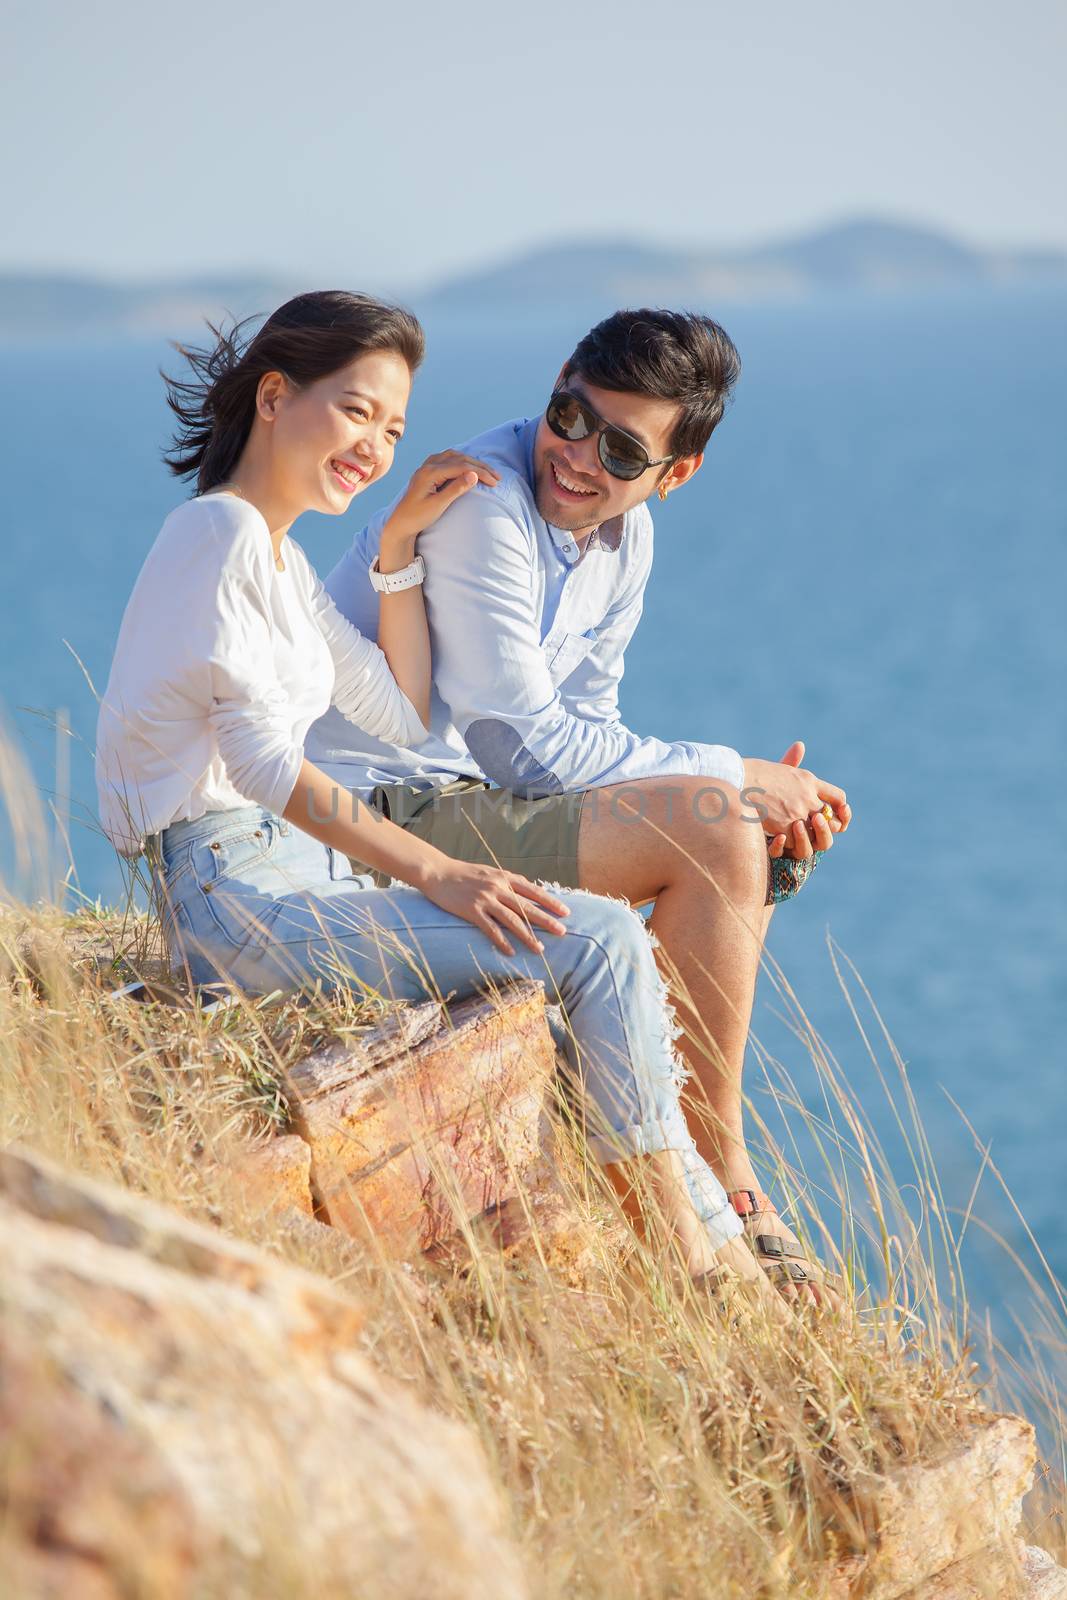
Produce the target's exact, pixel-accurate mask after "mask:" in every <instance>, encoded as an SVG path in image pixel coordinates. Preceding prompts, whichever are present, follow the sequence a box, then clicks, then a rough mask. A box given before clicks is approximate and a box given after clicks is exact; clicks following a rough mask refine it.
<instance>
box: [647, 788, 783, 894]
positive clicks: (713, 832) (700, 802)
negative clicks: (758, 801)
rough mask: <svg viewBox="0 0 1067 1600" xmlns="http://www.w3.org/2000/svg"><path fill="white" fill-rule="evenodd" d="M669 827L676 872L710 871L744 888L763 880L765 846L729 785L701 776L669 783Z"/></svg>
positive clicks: (752, 818) (751, 815)
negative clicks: (671, 812) (671, 822)
mask: <svg viewBox="0 0 1067 1600" xmlns="http://www.w3.org/2000/svg"><path fill="white" fill-rule="evenodd" d="M673 781H674V783H675V784H676V790H677V792H676V794H675V795H674V796H673V797H672V800H673V809H674V826H673V827H672V828H671V830H670V837H671V839H672V841H673V842H674V844H675V845H676V847H677V859H678V870H679V871H682V872H690V873H692V872H694V871H711V872H713V873H715V874H716V875H720V876H721V875H726V876H727V877H728V878H729V879H730V881H731V883H734V884H736V885H738V886H747V887H750V888H751V890H752V891H753V892H755V890H756V888H757V885H758V882H759V880H760V879H761V876H762V878H764V879H765V878H766V855H767V846H766V841H765V838H764V834H763V829H762V827H761V826H760V822H759V818H758V817H757V816H756V814H755V812H753V811H752V810H751V808H749V807H746V806H745V805H744V804H743V802H742V799H741V796H740V793H739V792H738V790H737V789H735V788H734V787H733V785H732V784H728V783H718V782H712V781H711V780H710V779H707V778H684V779H677V780H673Z"/></svg>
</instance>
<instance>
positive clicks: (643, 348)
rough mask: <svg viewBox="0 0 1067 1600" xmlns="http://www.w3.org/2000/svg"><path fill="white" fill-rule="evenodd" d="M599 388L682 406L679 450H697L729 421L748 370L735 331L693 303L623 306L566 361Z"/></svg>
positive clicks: (673, 446) (673, 444)
mask: <svg viewBox="0 0 1067 1600" xmlns="http://www.w3.org/2000/svg"><path fill="white" fill-rule="evenodd" d="M575 374H577V375H578V376H579V377H582V378H584V379H585V380H586V382H587V383H591V384H594V385H595V386H596V387H597V388H598V389H613V390H615V391H616V392H617V393H619V394H644V395H648V396H649V397H650V398H651V399H653V400H674V401H676V402H677V403H678V404H679V405H680V406H681V411H680V412H679V415H678V421H677V422H676V423H675V426H674V432H673V433H672V435H671V439H670V450H671V454H672V455H675V456H695V455H698V454H699V453H700V451H701V450H703V448H704V446H705V445H706V444H707V442H708V440H709V439H710V438H711V435H712V433H713V431H714V429H715V428H716V427H717V426H718V424H719V423H720V422H721V421H722V416H723V412H724V411H725V409H726V402H727V400H728V399H729V397H730V393H731V391H732V389H733V387H734V384H735V383H736V382H737V380H738V378H739V377H740V376H741V357H740V356H739V355H738V353H737V350H736V349H735V347H734V344H733V341H732V340H731V339H730V337H729V335H728V334H727V333H726V332H725V331H724V330H723V329H722V328H720V327H719V324H718V323H717V322H713V321H712V319H711V318H710V317H702V316H699V315H697V313H696V312H693V311H649V310H647V309H646V310H644V311H615V312H613V313H612V315H611V316H610V317H605V318H604V321H603V322H598V323H597V325H596V327H595V328H593V329H592V330H591V331H590V332H589V333H587V334H586V336H585V338H584V339H582V340H581V342H580V343H579V344H578V346H577V348H576V349H575V352H574V354H573V355H572V356H571V358H570V360H569V361H568V362H567V365H566V367H565V368H564V378H569V377H571V376H573V375H575Z"/></svg>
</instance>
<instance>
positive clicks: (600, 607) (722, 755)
mask: <svg viewBox="0 0 1067 1600" xmlns="http://www.w3.org/2000/svg"><path fill="white" fill-rule="evenodd" d="M537 426H538V421H537V419H536V418H534V419H533V420H531V421H518V422H508V423H505V424H504V425H503V426H502V427H499V428H493V429H492V430H491V431H490V432H488V433H483V434H481V435H480V436H479V437H478V438H476V439H472V440H471V441H470V442H469V443H468V444H465V445H464V446H463V447H462V448H463V449H464V451H465V452H466V453H467V454H468V455H473V456H476V457H478V458H479V459H480V460H482V461H485V462H487V463H488V464H489V465H490V466H492V467H495V468H496V469H497V471H498V472H499V473H500V482H499V483H498V484H496V485H495V486H493V487H492V488H490V487H487V486H486V485H483V484H478V485H477V486H476V487H475V488H474V489H471V490H469V491H468V492H467V493H466V494H464V495H461V496H460V498H459V499H458V500H456V501H454V502H453V504H452V505H451V506H450V507H449V508H448V509H447V510H446V511H445V512H444V513H443V515H442V516H441V517H439V518H438V520H437V522H435V523H434V524H433V526H432V527H430V528H428V529H427V530H426V532H425V533H423V534H420V536H419V553H420V554H421V555H422V557H423V558H424V560H425V562H426V584H425V596H426V611H427V616H428V618H429V624H430V640H431V645H432V649H433V680H434V681H433V693H432V705H431V720H430V737H429V739H427V740H426V741H425V742H424V743H423V744H421V745H420V746H419V747H418V749H412V750H405V749H397V748H395V747H394V746H391V745H386V744H382V743H381V742H380V741H379V740H377V739H374V738H372V737H371V736H370V735H369V734H365V733H363V732H362V731H361V730H360V729H359V728H356V727H354V726H353V725H352V724H351V723H350V722H348V721H346V719H345V718H344V717H343V716H342V715H341V713H340V712H339V711H338V710H337V709H336V708H331V710H330V711H328V712H327V713H326V715H325V716H324V717H321V718H320V719H319V721H318V722H316V723H315V724H314V725H313V727H312V728H311V731H310V733H309V734H308V738H307V742H306V746H305V750H306V754H307V757H308V759H309V760H310V761H313V762H315V764H316V765H318V766H320V767H322V768H323V769H324V770H325V771H326V772H327V773H328V774H329V775H330V776H331V777H332V778H333V779H334V780H335V781H336V782H338V783H340V784H343V785H344V787H345V788H346V789H349V790H352V791H354V792H356V793H358V794H360V795H361V796H362V797H363V798H367V797H368V796H369V794H370V792H371V790H372V789H373V788H374V787H375V785H376V784H379V783H414V784H416V785H419V786H429V785H430V784H441V783H447V782H450V781H451V780H452V779H454V778H458V777H472V778H482V779H486V780H488V781H489V782H490V783H492V784H493V785H495V786H499V787H500V788H504V789H510V790H512V791H513V792H514V793H515V794H517V795H521V796H522V797H524V798H526V799H536V798H540V797H542V796H546V795H557V794H564V793H571V792H574V791H577V790H581V789H591V788H596V787H600V786H602V785H604V784H614V783H625V782H627V781H629V780H631V779H634V778H647V777H653V776H654V777H676V776H678V775H681V774H687V775H690V776H696V777H705V778H708V779H718V780H719V781H721V782H726V783H729V784H732V785H734V787H735V788H738V789H740V788H741V787H742V785H743V783H744V765H743V762H742V760H741V757H740V756H739V755H738V753H737V751H736V750H731V749H730V748H729V747H727V746H725V745H710V744H698V743H690V742H688V741H681V742H678V743H674V744H668V743H666V742H665V741H664V740H662V739H655V738H641V737H640V736H639V735H637V734H635V733H631V732H630V730H629V729H628V728H627V727H625V726H624V725H623V722H622V719H621V716H620V714H619V682H620V680H621V678H622V674H623V665H624V655H625V651H626V646H627V644H628V643H629V641H630V638H631V636H632V634H633V631H634V629H635V628H636V626H637V623H638V619H639V618H640V616H641V607H642V601H643V596H644V589H645V584H646V583H647V581H648V576H649V572H650V570H651V567H652V518H651V517H650V515H649V513H648V509H647V507H646V506H644V505H641V506H637V507H636V508H635V509H634V510H632V511H628V512H626V514H625V516H623V517H618V518H615V519H614V520H613V521H612V522H609V523H605V524H604V526H603V527H601V528H600V529H599V530H598V532H597V533H596V534H594V535H593V537H592V538H591V539H590V541H589V543H588V544H587V546H586V549H585V552H584V554H583V552H582V550H581V548H580V546H579V545H578V544H577V543H576V542H575V538H574V535H573V534H571V533H567V532H565V531H563V530H561V529H559V528H554V527H552V526H550V525H549V524H548V523H547V522H545V520H544V518H543V517H542V516H541V515H540V513H539V512H538V510H537V504H536V500H535V496H534V472H533V444H534V437H535V435H536V432H537ZM391 509H392V507H388V508H387V509H386V510H385V511H382V512H381V513H379V515H378V516H377V517H375V518H374V520H373V521H372V522H371V523H370V524H369V525H368V526H367V527H366V528H364V529H363V531H362V532H361V533H359V534H357V535H356V538H355V540H354V541H353V544H352V547H351V549H350V550H349V551H348V553H347V555H345V556H344V557H343V558H342V559H341V561H339V562H338V564H337V566H336V567H335V568H334V569H333V571H332V572H331V573H330V575H329V577H328V578H327V579H326V588H327V590H328V592H329V594H330V595H331V596H332V598H333V600H334V601H335V603H336V604H337V606H338V607H339V608H340V610H341V611H342V612H343V614H344V615H345V616H346V617H348V618H349V620H350V621H351V622H353V623H354V624H355V625H356V627H357V628H359V630H360V632H361V633H363V634H365V635H366V636H367V637H368V638H370V639H374V638H376V637H377V631H378V596H377V594H376V593H375V592H374V590H373V588H372V587H371V582H370V576H369V569H370V565H371V563H372V561H373V560H374V557H375V556H376V555H377V553H378V544H379V540H380V538H381V530H382V526H383V524H384V522H385V521H386V519H387V517H388V516H389V512H390V511H391Z"/></svg>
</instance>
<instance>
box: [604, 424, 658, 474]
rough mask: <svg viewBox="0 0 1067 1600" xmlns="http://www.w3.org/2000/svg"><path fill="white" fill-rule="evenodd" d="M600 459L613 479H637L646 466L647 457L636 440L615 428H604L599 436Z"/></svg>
mask: <svg viewBox="0 0 1067 1600" xmlns="http://www.w3.org/2000/svg"><path fill="white" fill-rule="evenodd" d="M600 459H601V461H602V462H603V463H604V465H605V467H607V469H608V471H609V472H610V473H611V475H612V477H613V478H639V477H640V476H641V474H642V472H644V470H645V468H646V467H647V466H648V456H647V455H646V454H645V452H644V451H643V450H642V449H641V446H640V445H639V444H638V443H637V440H636V439H630V438H628V437H627V436H626V434H625V433H619V432H618V430H617V429H616V428H605V429H604V432H603V433H602V434H601V435H600Z"/></svg>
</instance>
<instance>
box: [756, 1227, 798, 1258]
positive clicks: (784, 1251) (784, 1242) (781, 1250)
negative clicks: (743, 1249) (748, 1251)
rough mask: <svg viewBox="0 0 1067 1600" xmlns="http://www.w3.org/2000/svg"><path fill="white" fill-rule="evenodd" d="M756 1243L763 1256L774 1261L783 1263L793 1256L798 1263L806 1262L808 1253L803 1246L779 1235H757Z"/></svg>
mask: <svg viewBox="0 0 1067 1600" xmlns="http://www.w3.org/2000/svg"><path fill="white" fill-rule="evenodd" d="M754 1243H755V1245H756V1249H757V1250H758V1252H759V1254H760V1255H761V1256H767V1257H768V1258H769V1259H771V1260H773V1261H782V1260H784V1259H785V1257H786V1256H792V1257H793V1259H794V1260H796V1261H806V1260H807V1259H808V1252H807V1251H806V1250H805V1249H804V1246H803V1245H802V1244H796V1243H794V1241H793V1240H792V1239H783V1238H782V1236H781V1234H778V1233H757V1234H756V1236H755V1240H754Z"/></svg>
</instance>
